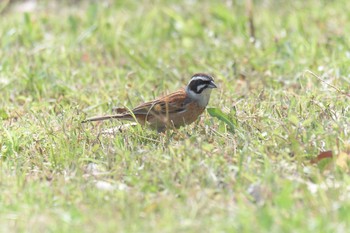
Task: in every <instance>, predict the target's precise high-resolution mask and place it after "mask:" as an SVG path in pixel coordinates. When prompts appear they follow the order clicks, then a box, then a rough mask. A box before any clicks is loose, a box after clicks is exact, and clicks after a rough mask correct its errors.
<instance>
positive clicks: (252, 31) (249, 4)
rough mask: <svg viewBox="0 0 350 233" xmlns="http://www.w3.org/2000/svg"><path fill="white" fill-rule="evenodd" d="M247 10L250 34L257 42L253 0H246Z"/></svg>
mask: <svg viewBox="0 0 350 233" xmlns="http://www.w3.org/2000/svg"><path fill="white" fill-rule="evenodd" d="M246 10H247V15H248V25H249V35H250V38H252V39H253V40H254V42H255V25H254V17H253V2H252V0H247V1H246Z"/></svg>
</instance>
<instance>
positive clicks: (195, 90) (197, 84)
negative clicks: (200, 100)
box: [188, 79, 211, 94]
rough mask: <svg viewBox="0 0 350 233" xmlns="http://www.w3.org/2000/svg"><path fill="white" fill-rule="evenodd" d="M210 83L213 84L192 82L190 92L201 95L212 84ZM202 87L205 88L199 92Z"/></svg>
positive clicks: (207, 81) (203, 81)
mask: <svg viewBox="0 0 350 233" xmlns="http://www.w3.org/2000/svg"><path fill="white" fill-rule="evenodd" d="M210 82H211V81H210V80H201V79H197V80H192V81H191V82H190V84H189V85H188V86H189V89H190V90H192V91H193V92H195V93H197V94H200V93H202V91H203V90H204V89H206V88H208V85H209V84H210ZM200 86H203V87H202V88H201V89H199V90H198V87H200Z"/></svg>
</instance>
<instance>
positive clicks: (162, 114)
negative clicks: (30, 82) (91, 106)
mask: <svg viewBox="0 0 350 233" xmlns="http://www.w3.org/2000/svg"><path fill="white" fill-rule="evenodd" d="M213 88H217V86H216V85H215V83H214V80H213V78H212V77H211V76H210V75H208V74H203V73H198V74H194V75H193V76H192V78H191V80H190V82H189V83H188V85H187V86H186V87H185V88H182V89H180V90H178V91H176V92H174V93H171V94H169V95H166V96H163V97H160V98H157V99H155V100H153V101H150V102H146V103H143V104H141V105H139V106H137V107H136V108H134V109H132V110H131V112H130V111H128V110H127V109H123V110H122V111H121V112H120V113H118V114H115V115H107V116H97V117H92V118H88V119H86V120H84V121H83V122H82V123H85V122H90V121H102V120H109V119H112V118H116V119H120V120H130V121H134V120H135V119H136V120H137V122H139V123H140V124H142V125H144V124H146V122H147V123H148V124H149V125H150V126H151V128H154V129H157V130H158V132H162V131H164V130H165V129H167V128H171V127H175V128H179V127H180V126H183V125H189V124H191V123H192V122H194V121H195V120H196V119H197V118H198V116H199V115H201V114H202V113H203V111H204V110H205V108H206V106H207V105H208V102H209V99H210V94H211V90H212V89H213Z"/></svg>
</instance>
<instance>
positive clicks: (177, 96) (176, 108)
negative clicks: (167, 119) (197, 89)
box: [132, 89, 187, 115]
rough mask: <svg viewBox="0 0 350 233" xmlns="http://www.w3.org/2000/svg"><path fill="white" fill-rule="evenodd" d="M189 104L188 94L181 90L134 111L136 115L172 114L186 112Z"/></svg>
mask: <svg viewBox="0 0 350 233" xmlns="http://www.w3.org/2000/svg"><path fill="white" fill-rule="evenodd" d="M186 104H187V98H186V92H185V90H184V89H180V90H178V91H176V92H174V93H171V94H169V95H166V96H164V97H161V98H158V99H156V100H153V101H150V102H146V103H143V104H141V105H139V106H137V107H136V108H134V109H133V110H132V112H133V113H134V114H135V115H148V114H150V113H152V114H170V113H176V112H181V111H184V110H185V107H186Z"/></svg>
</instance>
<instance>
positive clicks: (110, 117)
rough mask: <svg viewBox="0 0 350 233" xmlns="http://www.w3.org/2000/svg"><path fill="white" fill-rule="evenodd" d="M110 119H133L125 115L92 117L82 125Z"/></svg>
mask: <svg viewBox="0 0 350 233" xmlns="http://www.w3.org/2000/svg"><path fill="white" fill-rule="evenodd" d="M110 119H124V120H132V119H133V118H132V117H131V119H130V116H128V115H125V114H116V115H107V116H96V117H91V118H88V119H86V120H83V121H82V122H81V123H86V122H91V121H104V120H110Z"/></svg>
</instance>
